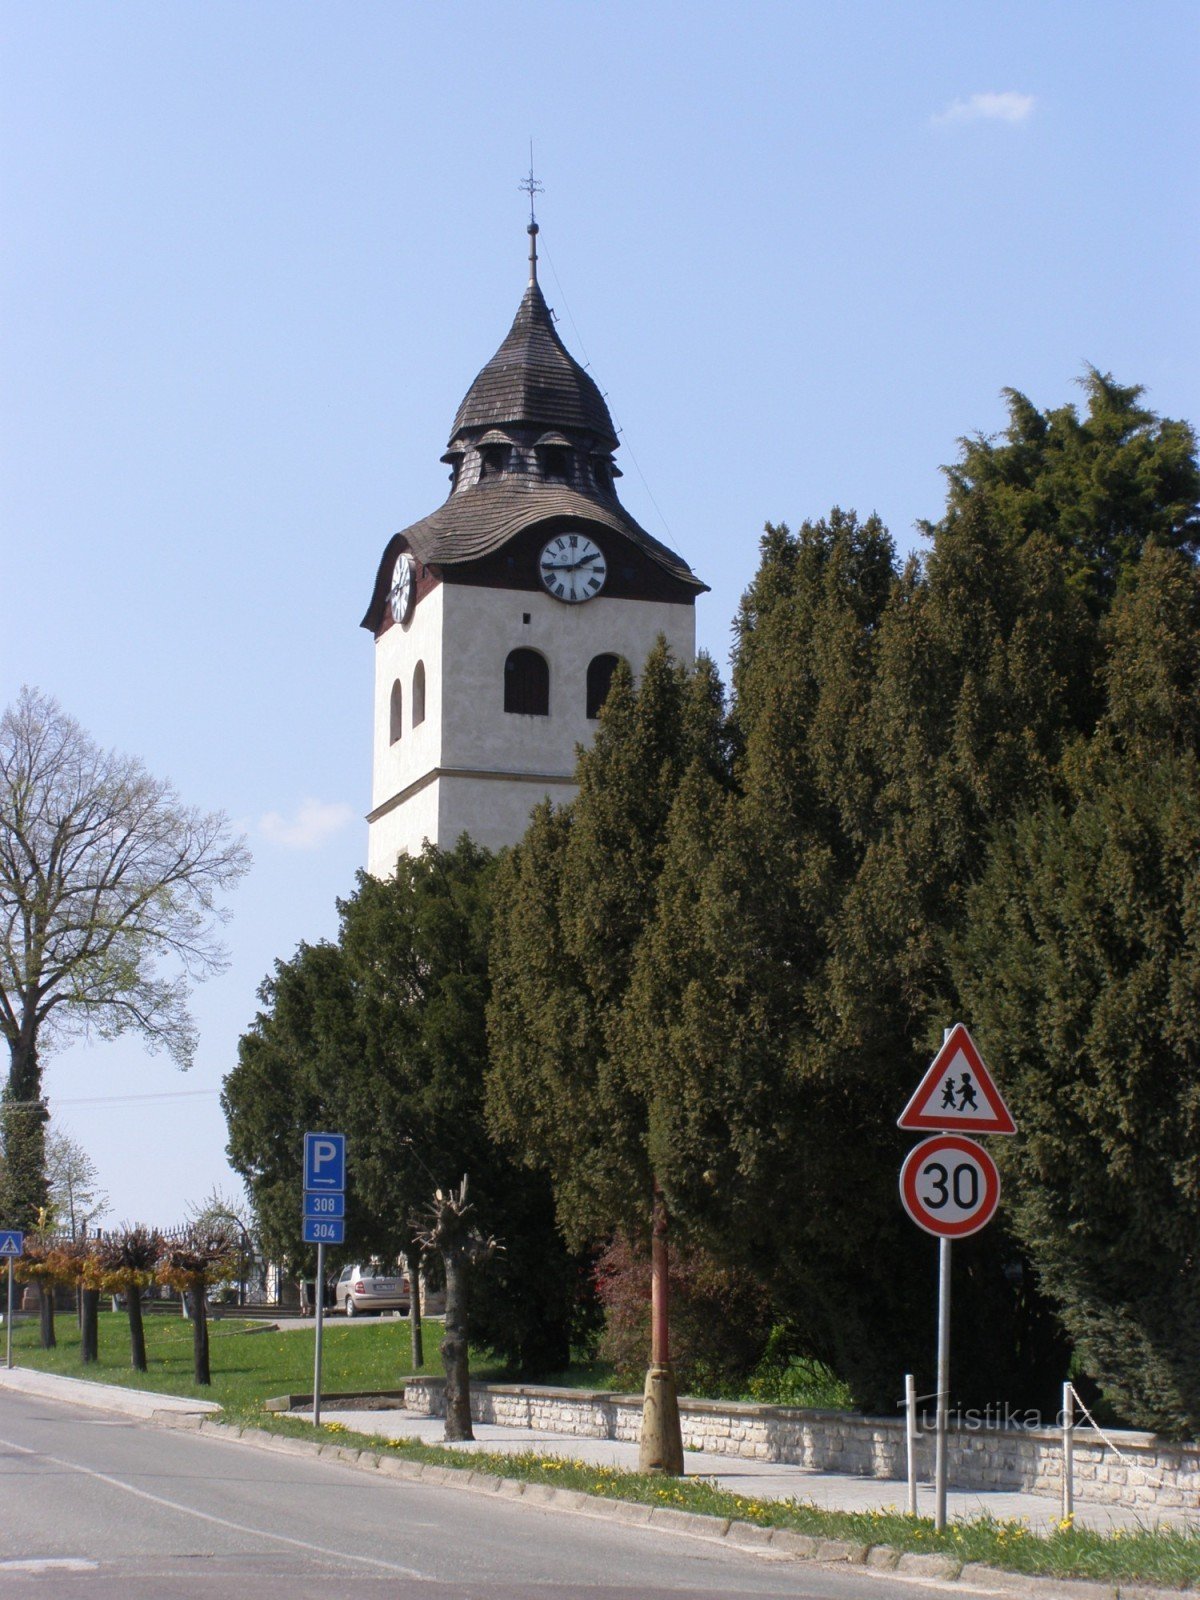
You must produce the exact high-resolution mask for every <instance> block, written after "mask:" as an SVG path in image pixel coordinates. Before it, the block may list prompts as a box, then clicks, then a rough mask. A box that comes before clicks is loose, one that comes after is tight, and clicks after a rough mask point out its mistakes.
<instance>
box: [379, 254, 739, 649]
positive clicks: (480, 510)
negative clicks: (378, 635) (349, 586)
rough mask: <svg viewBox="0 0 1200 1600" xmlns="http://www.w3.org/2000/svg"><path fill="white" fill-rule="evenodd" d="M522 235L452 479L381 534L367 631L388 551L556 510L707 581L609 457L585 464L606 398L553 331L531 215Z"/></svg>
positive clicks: (479, 540) (458, 437) (459, 421)
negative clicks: (499, 338)
mask: <svg viewBox="0 0 1200 1600" xmlns="http://www.w3.org/2000/svg"><path fill="white" fill-rule="evenodd" d="M529 233H530V238H531V246H530V278H529V287H528V288H527V289H526V291H525V294H524V297H523V298H522V300H521V304H520V307H519V309H518V311H517V314H516V317H515V318H514V319H513V325H512V327H511V328H510V329H509V331H508V335H507V337H506V338H505V340H504V343H503V344H502V345H501V346H500V348H499V350H497V352H496V354H495V355H494V356H493V357H492V359H491V360H490V361H489V362H488V364H487V365H486V366H485V367H484V368H483V370H482V371H481V372H480V374H479V376H478V377H477V378H476V379H475V382H474V383H473V384H472V385H471V387H470V389H469V390H468V391H467V396H466V398H465V399H464V401H463V403H462V405H460V406H459V408H458V415H457V416H456V417H455V419H454V428H453V430H452V432H451V435H450V446H449V449H448V450H447V451H446V454H445V455H444V456H443V457H442V460H443V461H449V462H451V463H452V464H453V465H454V468H455V472H454V487H453V488H452V489H451V491H450V495H449V497H448V498H447V500H446V501H445V503H444V504H443V505H441V506H439V507H438V509H437V510H436V511H434V512H433V513H432V514H431V515H430V516H427V517H423V518H422V519H421V521H420V522H414V523H413V524H412V525H411V526H410V527H407V528H404V529H403V530H402V531H401V532H400V533H397V534H395V535H393V537H392V539H391V540H390V541H389V543H388V547H387V549H386V550H385V551H384V555H383V560H382V561H381V562H380V565H379V569H378V572H377V574H376V579H375V588H374V592H373V596H372V601H371V605H370V607H369V608H368V610H367V614H366V616H365V617H364V618H363V627H365V628H375V627H377V626H378V624H379V621H380V618H381V616H382V614H383V605H384V600H385V598H386V594H387V586H388V582H389V580H390V574H391V571H392V564H393V563H394V561H395V557H396V552H397V551H399V550H402V549H407V550H411V551H412V553H413V555H414V556H416V558H417V559H418V560H419V561H421V562H423V563H424V564H425V565H426V566H434V567H447V566H449V567H453V566H455V565H457V564H459V563H464V562H469V561H476V560H479V559H480V558H481V557H483V556H487V555H490V554H491V553H492V552H493V551H495V550H498V549H500V548H501V546H503V545H505V544H507V543H508V542H509V541H510V540H511V539H514V538H515V537H516V536H517V535H518V534H520V533H523V532H524V531H525V529H526V528H530V527H533V526H535V525H536V524H538V523H543V522H549V521H551V520H553V519H555V518H563V517H570V518H576V519H578V520H579V521H581V522H591V523H593V524H598V525H599V526H600V527H604V528H609V529H611V530H612V531H613V532H614V533H619V534H622V535H624V537H625V538H626V539H628V540H629V541H630V543H631V544H633V545H636V546H637V548H638V549H639V550H641V551H642V552H643V554H644V555H646V556H648V557H649V559H650V560H651V561H653V562H655V563H656V565H658V566H659V567H661V568H662V569H663V571H665V572H667V573H669V574H670V575H671V577H673V578H675V579H676V580H678V581H679V582H680V583H683V584H686V585H687V586H688V588H689V589H692V590H695V591H696V592H701V591H703V590H705V589H707V587H708V585H707V584H705V583H702V582H701V581H700V579H699V578H697V577H696V575H695V573H694V572H693V571H692V569H691V568H690V567H689V566H688V564H687V562H686V561H684V560H683V559H682V557H680V556H677V555H676V554H675V552H674V551H673V550H669V549H668V548H667V546H666V545H665V544H660V543H659V541H658V540H657V539H654V538H652V537H651V536H650V534H648V533H647V532H646V530H645V529H644V528H642V527H640V526H639V525H638V523H637V522H635V521H634V519H633V518H632V517H631V516H630V515H629V513H628V511H626V510H625V507H624V506H623V505H622V504H621V503H620V501H619V500H618V499H617V495H616V491H615V489H614V488H613V486H612V476H615V475H618V474H617V469H616V467H615V466H612V464H611V462H610V469H611V473H610V475H609V476H608V477H607V478H602V477H601V475H600V474H599V472H598V471H597V470H596V468H595V465H594V463H595V462H596V461H597V460H598V459H606V458H607V457H608V456H609V453H610V452H611V451H613V450H615V449H616V448H617V435H616V430H615V429H614V428H613V424H612V418H611V417H610V416H609V414H608V407H607V406H606V405H605V403H604V397H603V396H602V395H601V393H600V391H599V389H598V388H597V387H596V385H595V383H594V382H593V381H592V379H591V378H589V377H588V375H587V373H586V372H585V371H584V370H583V368H582V367H581V366H580V365H579V363H578V362H577V361H575V360H573V359H572V357H571V356H570V355H569V354H568V353H567V350H566V348H565V347H564V345H563V342H562V340H561V339H560V338H559V336H558V332H557V330H556V329H555V326H554V321H553V318H552V317H551V315H550V309H549V307H548V306H547V305H546V302H545V300H544V299H543V297H542V291H541V289H540V288H539V287H538V282H537V250H536V234H537V226H536V224H534V223H531V224H530V228H529ZM502 443H503V444H506V445H507V446H508V447H509V459H508V460H507V461H506V462H505V463H504V464H503V467H502V469H501V470H500V471H497V472H493V473H485V472H484V471H483V470H482V468H483V466H484V465H486V463H485V462H483V459H482V458H483V455H484V454H485V453H486V451H487V450H488V449H489V448H490V447H492V446H494V445H500V444H502ZM549 446H560V447H566V448H567V449H568V450H573V451H574V452H575V453H576V454H575V464H574V466H571V467H569V469H568V471H567V473H566V476H568V477H569V478H570V479H571V480H572V481H568V482H556V481H553V480H552V479H550V478H549V477H548V476H547V473H546V470H545V463H544V462H542V461H539V460H538V457H539V456H540V455H541V452H542V451H543V450H544V449H545V448H546V447H549Z"/></svg>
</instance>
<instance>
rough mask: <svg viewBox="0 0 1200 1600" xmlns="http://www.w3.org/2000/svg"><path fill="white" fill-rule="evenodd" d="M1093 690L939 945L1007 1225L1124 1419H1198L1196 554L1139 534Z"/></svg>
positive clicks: (1181, 1423) (1163, 1422) (1179, 1422)
mask: <svg viewBox="0 0 1200 1600" xmlns="http://www.w3.org/2000/svg"><path fill="white" fill-rule="evenodd" d="M1106 636H1107V640H1108V642H1109V645H1110V654H1109V658H1108V666H1107V671H1106V674H1105V677H1106V687H1107V692H1108V711H1107V715H1106V717H1105V718H1104V721H1103V724H1102V726H1101V728H1100V730H1099V732H1098V734H1097V735H1096V737H1095V738H1094V739H1093V740H1091V741H1090V742H1086V743H1085V742H1084V741H1080V742H1079V744H1078V745H1077V746H1076V747H1075V748H1074V749H1073V750H1072V751H1071V752H1070V754H1069V756H1068V758H1067V761H1066V762H1065V766H1064V775H1065V779H1066V784H1065V791H1066V792H1065V795H1064V796H1063V798H1062V799H1052V800H1046V801H1044V802H1042V803H1041V804H1040V805H1038V806H1034V807H1031V808H1029V809H1028V810H1027V811H1025V812H1024V813H1023V814H1022V815H1021V816H1020V817H1019V818H1018V819H1017V820H1016V822H1015V823H1014V824H1013V825H1011V826H1010V827H1008V828H1006V829H1005V830H1003V831H1002V833H1001V835H1000V837H999V838H998V839H997V841H996V845H995V848H994V850H993V852H992V855H991V859H990V861H989V865H988V868H987V871H986V873H985V874H984V876H983V878H982V880H981V882H980V883H979V884H978V885H977V886H976V887H975V889H974V890H973V891H972V893H971V895H970V897H969V902H968V904H969V912H970V916H969V921H968V923H967V926H966V928H965V929H964V931H963V934H962V936H961V938H960V941H959V944H958V947H957V952H956V975H957V978H958V982H959V986H960V990H961V992H962V994H963V995H964V997H965V999H966V1000H967V1002H968V1003H969V1004H970V1005H971V1007H972V1008H973V1010H974V1012H975V1014H976V1016H977V1017H978V1019H979V1024H980V1034H981V1037H982V1038H983V1039H984V1040H986V1041H989V1042H994V1048H995V1050H996V1051H997V1052H998V1053H999V1052H1000V1051H1003V1055H1004V1059H1005V1061H1006V1064H1007V1071H1008V1078H1007V1083H1008V1087H1009V1089H1010V1092H1011V1098H1012V1103H1013V1107H1014V1111H1015V1114H1016V1116H1017V1117H1018V1119H1019V1121H1020V1125H1021V1137H1020V1139H1019V1140H1018V1141H1014V1142H1013V1146H1012V1148H1011V1149H1010V1150H1007V1151H1006V1152H1005V1155H1006V1158H1007V1159H1006V1160H1005V1164H1004V1165H1005V1183H1006V1187H1007V1193H1008V1198H1009V1204H1010V1206H1011V1207H1012V1209H1013V1213H1014V1220H1015V1226H1016V1228H1017V1230H1018V1231H1019V1233H1020V1235H1021V1237H1022V1239H1023V1241H1024V1242H1025V1244H1026V1246H1027V1248H1028V1250H1029V1252H1030V1254H1031V1256H1032V1258H1033V1260H1034V1262H1035V1263H1036V1267H1037V1271H1038V1275H1039V1279H1040V1282H1041V1284H1042V1286H1043V1288H1044V1291H1045V1293H1046V1294H1047V1295H1048V1296H1049V1297H1050V1298H1051V1299H1052V1301H1053V1302H1054V1304H1055V1306H1056V1307H1057V1309H1058V1312H1059V1315H1060V1316H1061V1318H1062V1321H1063V1323H1064V1324H1065V1326H1066V1328H1067V1329H1068V1331H1069V1332H1070V1334H1071V1336H1072V1338H1073V1340H1074V1341H1075V1343H1076V1346H1077V1348H1078V1351H1079V1355H1080V1357H1081V1360H1082V1362H1083V1364H1084V1366H1085V1368H1086V1370H1087V1371H1088V1373H1089V1374H1090V1375H1091V1376H1092V1377H1093V1378H1094V1379H1096V1380H1097V1381H1098V1382H1099V1383H1100V1385H1101V1387H1102V1388H1103V1390H1104V1392H1105V1394H1106V1396H1107V1397H1108V1398H1109V1399H1110V1400H1111V1401H1112V1402H1113V1403H1114V1404H1115V1405H1116V1406H1117V1407H1118V1408H1119V1409H1120V1411H1121V1412H1122V1414H1123V1415H1124V1416H1125V1417H1126V1418H1127V1419H1128V1420H1129V1421H1131V1422H1133V1423H1134V1424H1135V1425H1138V1426H1142V1427H1149V1428H1156V1429H1160V1430H1163V1431H1167V1432H1171V1433H1175V1434H1183V1435H1186V1436H1194V1435H1195V1431H1196V1429H1197V1427H1200V1337H1198V1336H1197V1332H1196V1330H1197V1326H1198V1321H1197V1313H1198V1312H1200V1283H1198V1281H1197V1277H1196V1272H1195V1262H1196V1259H1197V1255H1198V1253H1200V1154H1198V1151H1200V915H1198V908H1200V715H1198V712H1197V706H1198V703H1200V573H1198V572H1197V569H1196V567H1195V565H1194V563H1193V562H1192V561H1191V559H1190V558H1189V557H1187V556H1185V555H1183V554H1182V553H1180V552H1177V551H1176V552H1172V551H1165V550H1161V549H1154V548H1151V549H1149V550H1147V551H1146V552H1145V554H1144V555H1143V557H1142V559H1141V561H1140V563H1139V564H1138V566H1137V567H1136V568H1134V569H1132V570H1131V571H1130V572H1129V573H1127V575H1126V587H1125V588H1124V590H1123V592H1122V593H1121V594H1120V595H1119V596H1118V598H1117V600H1116V603H1115V605H1114V608H1113V611H1112V614H1111V618H1110V621H1109V625H1108V627H1107V629H1106Z"/></svg>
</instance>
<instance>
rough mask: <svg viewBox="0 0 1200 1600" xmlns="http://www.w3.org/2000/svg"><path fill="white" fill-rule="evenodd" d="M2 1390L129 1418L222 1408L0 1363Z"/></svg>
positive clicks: (0, 1388)
mask: <svg viewBox="0 0 1200 1600" xmlns="http://www.w3.org/2000/svg"><path fill="white" fill-rule="evenodd" d="M2 1389H16V1390H18V1391H19V1392H20V1393H21V1394H36V1395H42V1396H43V1397H44V1398H45V1399H47V1400H69V1401H70V1402H71V1403H72V1404H73V1405H77V1406H94V1407H95V1408H96V1410H98V1411H119V1412H122V1413H123V1414H124V1415H125V1416H128V1417H152V1416H154V1414H155V1413H156V1412H163V1411H170V1412H180V1413H190V1414H191V1415H200V1414H203V1415H208V1414H209V1413H210V1412H213V1411H219V1410H220V1409H221V1408H220V1406H219V1405H218V1404H217V1403H216V1401H215V1400H192V1399H189V1398H188V1397H187V1396H185V1395H177V1394H155V1393H153V1392H152V1391H151V1390H149V1389H126V1388H125V1387H124V1386H123V1385H122V1384H119V1383H93V1382H92V1381H91V1380H90V1379H88V1378H68V1377H65V1376H64V1375H63V1374H62V1373H58V1372H36V1371H35V1370H34V1369H33V1368H32V1367H4V1366H0V1390H2Z"/></svg>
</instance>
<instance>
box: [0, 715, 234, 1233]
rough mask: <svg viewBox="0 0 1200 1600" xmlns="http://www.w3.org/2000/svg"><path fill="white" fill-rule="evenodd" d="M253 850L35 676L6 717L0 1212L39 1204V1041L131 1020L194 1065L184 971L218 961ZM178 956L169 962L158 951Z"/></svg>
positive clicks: (0, 744)
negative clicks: (110, 746) (114, 747)
mask: <svg viewBox="0 0 1200 1600" xmlns="http://www.w3.org/2000/svg"><path fill="white" fill-rule="evenodd" d="M248 865H249V857H248V855H247V853H246V850H245V848H244V847H243V845H242V844H241V842H240V841H238V840H236V839H233V838H232V837H231V836H230V833H229V829H228V825H227V823H226V820H225V818H224V817H223V816H222V815H220V814H219V813H205V812H201V811H197V810H194V809H191V808H189V807H186V806H184V805H182V804H181V802H180V801H179V798H178V796H177V795H176V793H175V791H174V789H173V788H172V787H171V785H170V784H169V783H165V782H163V781H161V780H159V779H156V778H152V777H151V776H150V774H149V773H148V772H147V771H146V769H145V768H144V767H143V766H142V764H141V762H139V761H137V760H135V759H133V758H131V757H127V756H120V755H116V754H113V753H111V752H108V751H104V750H101V749H100V748H99V746H98V745H96V744H95V743H94V742H93V741H92V740H91V739H90V738H89V737H88V735H87V734H86V733H85V732H84V731H83V729H82V728H81V727H80V726H79V724H78V723H77V722H75V721H74V720H73V719H72V718H70V717H69V716H67V715H66V714H65V713H64V712H63V711H62V710H61V709H60V707H59V706H58V705H57V703H56V702H55V701H53V700H51V699H49V698H47V697H46V696H44V695H40V694H38V693H37V692H36V691H34V690H31V689H24V690H22V692H21V694H20V696H19V697H18V699H17V701H16V703H15V704H14V705H12V706H11V707H9V709H8V710H7V711H6V712H5V713H4V716H3V718H2V719H0V1033H2V1034H3V1036H4V1039H5V1040H6V1042H7V1044H8V1048H9V1060H10V1065H9V1073H8V1081H7V1085H6V1088H5V1094H4V1106H3V1120H4V1145H5V1154H6V1158H7V1187H8V1193H7V1195H6V1197H5V1200H6V1204H5V1215H6V1218H7V1220H9V1221H11V1222H12V1223H14V1224H21V1223H24V1224H25V1225H26V1226H29V1225H31V1224H32V1222H33V1220H34V1218H35V1216H36V1214H37V1211H38V1210H39V1208H40V1207H41V1206H43V1205H44V1204H45V1200H46V1177H45V1160H44V1133H45V1130H44V1122H45V1108H44V1106H43V1105H42V1053H43V1052H44V1050H45V1049H46V1047H47V1045H48V1044H50V1043H53V1042H59V1043H61V1042H62V1041H64V1040H66V1039H68V1038H71V1037H74V1036H78V1035H81V1034H82V1035H84V1036H87V1035H90V1034H94V1035H95V1036H97V1037H99V1038H104V1039H111V1038H116V1037H117V1036H118V1035H120V1034H122V1033H125V1032H128V1031H133V1032H136V1033H138V1034H140V1035H141V1037H142V1039H143V1040H144V1041H145V1043H146V1045H147V1046H148V1048H150V1049H152V1050H155V1049H165V1050H166V1051H167V1052H168V1054H169V1055H170V1056H171V1057H172V1058H173V1059H174V1060H175V1061H176V1062H177V1063H178V1064H179V1065H180V1066H183V1067H186V1066H187V1065H188V1063H189V1062H190V1060H191V1057H192V1053H193V1050H194V1046H195V1027H194V1025H193V1023H192V1020H191V1017H190V1015H189V1013H188V1009H187V998H188V985H189V982H190V981H193V980H196V979H200V978H204V977H206V976H208V975H209V974H211V973H213V972H216V971H219V970H220V969H221V967H222V965H223V962H224V952H223V950H222V948H221V945H220V943H219V942H218V940H217V939H216V937H215V931H214V930H215V926H216V924H217V923H218V922H219V921H220V920H221V912H220V910H219V908H218V905H217V897H218V895H219V894H220V893H221V892H222V891H223V890H226V889H229V888H231V887H232V886H233V885H234V884H235V883H236V882H237V881H238V879H239V878H240V877H241V876H242V875H243V873H244V872H245V871H246V870H247V868H248ZM163 961H168V962H171V963H174V964H175V968H176V970H175V971H174V972H170V971H165V970H163V968H162V967H161V965H160V963H162V962H163Z"/></svg>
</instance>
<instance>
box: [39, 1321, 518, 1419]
mask: <svg viewBox="0 0 1200 1600" xmlns="http://www.w3.org/2000/svg"><path fill="white" fill-rule="evenodd" d="M145 1320H146V1358H147V1361H148V1362H149V1367H150V1370H149V1372H145V1373H141V1372H134V1370H133V1369H132V1367H131V1366H130V1364H129V1320H128V1318H127V1317H126V1316H125V1314H124V1312H117V1313H113V1312H111V1311H109V1312H102V1313H101V1315H100V1359H99V1361H96V1362H92V1363H91V1364H89V1365H88V1366H87V1367H85V1366H84V1365H83V1364H82V1362H81V1361H80V1359H79V1327H78V1324H77V1323H76V1321H75V1318H74V1316H72V1315H71V1314H70V1313H69V1312H67V1313H63V1314H60V1315H59V1316H58V1317H56V1318H55V1329H56V1333H57V1336H58V1348H57V1349H56V1350H43V1349H41V1348H40V1346H39V1343H38V1327H37V1321H36V1319H35V1320H33V1321H31V1322H21V1323H18V1324H17V1325H16V1326H15V1327H14V1328H13V1360H14V1361H16V1362H18V1363H19V1364H20V1365H21V1366H23V1367H36V1368H37V1369H39V1370H40V1371H43V1372H60V1373H63V1374H65V1375H66V1376H67V1377H71V1378H90V1379H92V1380H93V1382H96V1383H119V1384H124V1385H126V1386H127V1387H129V1388H133V1389H151V1390H153V1391H155V1392H156V1393H158V1394H179V1395H188V1396H195V1397H196V1398H198V1399H202V1400H215V1401H216V1402H217V1403H218V1404H219V1405H222V1406H227V1407H233V1408H240V1407H244V1406H247V1405H256V1404H257V1403H259V1402H260V1401H262V1400H265V1399H267V1398H269V1397H270V1396H272V1395H278V1394H302V1393H310V1392H311V1390H312V1379H313V1342H314V1336H313V1332H312V1329H311V1328H297V1329H296V1330H295V1331H294V1332H293V1331H285V1332H280V1333H272V1332H268V1331H266V1330H265V1329H264V1327H263V1324H262V1323H261V1322H252V1321H242V1320H240V1319H236V1318H233V1317H221V1318H220V1319H218V1320H215V1321H210V1323H209V1329H208V1336H209V1364H210V1366H211V1368H212V1379H213V1381H212V1384H211V1386H210V1387H208V1388H205V1387H204V1386H203V1385H198V1384H196V1383H194V1382H193V1381H192V1325H191V1323H190V1322H186V1321H185V1320H184V1319H183V1317H181V1316H171V1315H167V1314H159V1313H155V1314H154V1315H153V1316H147V1317H146V1319H145ZM425 1335H426V1336H425V1366H424V1367H423V1368H422V1373H423V1375H425V1376H428V1377H440V1376H441V1375H442V1360H441V1356H440V1355H439V1353H438V1345H439V1343H440V1341H441V1327H440V1324H438V1325H436V1326H432V1325H431V1326H429V1327H427V1328H426V1330H425ZM323 1346H324V1348H323V1351H322V1377H321V1387H322V1389H323V1390H342V1391H345V1390H352V1389H396V1388H399V1387H401V1385H402V1384H403V1382H404V1379H405V1377H407V1376H411V1374H412V1371H413V1366H412V1360H411V1353H412V1348H411V1345H410V1343H409V1331H408V1324H407V1322H401V1321H397V1320H394V1319H391V1318H382V1319H379V1320H375V1319H369V1320H364V1321H354V1322H347V1321H346V1319H345V1318H344V1317H338V1318H336V1319H334V1318H332V1317H331V1318H329V1319H328V1320H327V1322H326V1324H325V1337H324V1341H323ZM471 1372H472V1376H473V1377H477V1378H479V1379H480V1380H481V1381H484V1382H486V1381H488V1380H489V1379H490V1380H492V1381H496V1380H497V1379H500V1378H502V1377H503V1371H502V1369H501V1368H500V1367H499V1366H498V1365H497V1363H496V1362H495V1361H494V1360H493V1359H492V1357H491V1356H490V1354H489V1353H488V1352H486V1351H482V1352H481V1351H472V1353H471Z"/></svg>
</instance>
